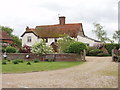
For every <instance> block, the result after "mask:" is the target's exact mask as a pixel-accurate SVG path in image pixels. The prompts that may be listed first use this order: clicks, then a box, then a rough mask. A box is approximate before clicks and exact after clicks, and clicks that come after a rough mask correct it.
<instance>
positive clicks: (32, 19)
mask: <svg viewBox="0 0 120 90" xmlns="http://www.w3.org/2000/svg"><path fill="white" fill-rule="evenodd" d="M118 1H119V0H0V25H2V26H8V27H10V28H13V29H14V32H13V34H15V35H17V36H19V37H20V36H21V35H22V34H23V32H24V31H25V28H26V26H29V27H30V28H35V27H36V26H38V25H53V24H58V23H59V19H58V16H59V15H60V16H65V17H66V23H82V24H83V30H84V32H85V35H86V36H88V37H91V38H94V39H97V38H96V36H95V34H94V33H93V32H92V30H94V26H93V23H99V24H101V25H102V26H103V29H104V30H105V31H106V32H107V36H108V37H109V38H112V35H113V33H114V32H115V30H118Z"/></svg>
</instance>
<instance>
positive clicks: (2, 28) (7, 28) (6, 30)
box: [0, 26, 13, 36]
mask: <svg viewBox="0 0 120 90" xmlns="http://www.w3.org/2000/svg"><path fill="white" fill-rule="evenodd" d="M0 30H2V31H5V32H7V33H8V34H9V35H10V36H11V35H12V32H13V29H12V28H9V27H5V26H0Z"/></svg>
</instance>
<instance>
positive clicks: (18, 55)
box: [1, 53, 81, 61]
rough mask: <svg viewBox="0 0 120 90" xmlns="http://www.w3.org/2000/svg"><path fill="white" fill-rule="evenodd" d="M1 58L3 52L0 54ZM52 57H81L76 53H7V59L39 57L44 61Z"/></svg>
mask: <svg viewBox="0 0 120 90" xmlns="http://www.w3.org/2000/svg"><path fill="white" fill-rule="evenodd" d="M27 55H29V56H30V57H29V58H26V56H27ZM1 56H2V58H4V57H3V54H2V55H1ZM49 58H51V59H54V60H55V61H80V60H81V57H80V55H78V54H46V55H42V56H38V55H36V54H32V53H7V59H9V60H14V59H24V60H34V59H39V60H41V61H44V60H46V59H49Z"/></svg>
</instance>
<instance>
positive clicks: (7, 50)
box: [6, 46, 17, 53]
mask: <svg viewBox="0 0 120 90" xmlns="http://www.w3.org/2000/svg"><path fill="white" fill-rule="evenodd" d="M16 51H17V49H16V48H14V47H12V46H7V47H6V52H7V53H16Z"/></svg>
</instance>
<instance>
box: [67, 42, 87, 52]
mask: <svg viewBox="0 0 120 90" xmlns="http://www.w3.org/2000/svg"><path fill="white" fill-rule="evenodd" d="M84 49H87V46H86V45H85V44H84V43H82V42H74V43H72V44H70V46H69V48H68V52H69V53H77V54H80V52H81V51H83V50H84Z"/></svg>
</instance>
